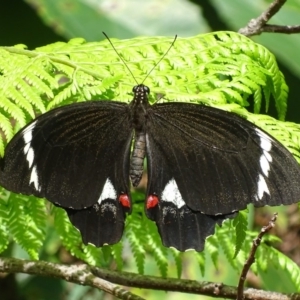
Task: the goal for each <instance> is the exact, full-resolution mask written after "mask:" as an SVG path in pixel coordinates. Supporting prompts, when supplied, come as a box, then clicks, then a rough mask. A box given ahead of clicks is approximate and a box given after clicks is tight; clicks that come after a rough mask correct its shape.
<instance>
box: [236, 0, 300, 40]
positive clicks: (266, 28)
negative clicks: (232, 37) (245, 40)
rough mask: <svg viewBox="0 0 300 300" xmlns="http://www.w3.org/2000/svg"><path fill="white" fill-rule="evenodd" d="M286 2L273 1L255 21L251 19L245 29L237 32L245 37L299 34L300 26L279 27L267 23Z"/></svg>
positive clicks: (282, 0) (281, 0)
mask: <svg viewBox="0 0 300 300" xmlns="http://www.w3.org/2000/svg"><path fill="white" fill-rule="evenodd" d="M286 1H287V0H274V1H273V2H272V3H271V4H270V6H269V7H268V8H267V10H266V11H264V12H263V13H262V14H261V15H260V16H259V17H257V18H256V19H251V20H250V21H249V23H248V24H247V26H246V27H243V28H241V29H240V30H239V31H238V32H239V33H241V34H243V35H245V36H253V35H260V34H261V33H263V32H277V33H287V34H291V33H300V25H294V26H288V25H287V26H281V25H271V24H267V22H268V21H269V20H270V19H271V18H272V17H273V16H274V15H275V14H276V13H277V12H278V11H279V10H280V9H281V7H282V6H283V5H284V4H285V2H286Z"/></svg>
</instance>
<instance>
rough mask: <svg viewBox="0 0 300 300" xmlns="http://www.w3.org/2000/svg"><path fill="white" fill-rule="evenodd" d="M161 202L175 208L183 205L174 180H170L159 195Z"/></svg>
mask: <svg viewBox="0 0 300 300" xmlns="http://www.w3.org/2000/svg"><path fill="white" fill-rule="evenodd" d="M161 200H162V201H167V202H172V203H173V204H174V205H175V206H176V207H177V208H181V207H182V206H184V205H185V202H184V201H183V199H182V196H181V194H180V191H179V189H178V186H177V183H176V181H175V180H174V178H172V179H171V180H170V181H169V182H168V183H167V185H166V186H165V188H164V190H163V192H162V194H161Z"/></svg>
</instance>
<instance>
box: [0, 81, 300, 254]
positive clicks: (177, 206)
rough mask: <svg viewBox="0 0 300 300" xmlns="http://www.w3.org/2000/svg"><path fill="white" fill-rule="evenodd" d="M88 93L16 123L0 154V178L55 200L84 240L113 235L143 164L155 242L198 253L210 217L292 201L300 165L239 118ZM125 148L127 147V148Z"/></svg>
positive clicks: (141, 91) (141, 89) (139, 94)
mask: <svg viewBox="0 0 300 300" xmlns="http://www.w3.org/2000/svg"><path fill="white" fill-rule="evenodd" d="M149 94H150V89H149V88H148V87H147V86H146V85H144V84H137V85H136V86H135V87H134V88H133V95H134V97H133V100H132V101H131V102H130V103H129V104H126V103H123V102H118V101H106V100H101V101H100V100H99V101H88V102H82V103H75V104H70V105H66V106H62V107H59V108H55V109H53V110H51V111H49V112H47V113H45V114H42V115H40V116H39V117H37V118H36V119H35V120H33V121H32V122H31V123H29V124H28V125H27V126H25V127H24V128H22V129H21V130H20V131H19V132H18V133H17V134H16V135H15V136H14V137H13V139H12V140H11V141H10V142H9V143H8V145H7V147H6V149H5V154H4V157H3V158H1V160H0V185H1V186H3V187H4V188H6V189H8V190H10V191H13V192H16V193H22V194H25V195H34V196H36V197H44V198H46V199H47V200H49V201H50V202H52V203H53V204H54V205H56V206H59V207H62V208H63V209H64V210H65V211H66V212H67V214H68V216H69V219H70V221H71V222H72V224H73V225H74V226H75V227H76V228H78V229H79V231H80V233H81V235H82V239H83V242H84V243H92V244H94V245H95V246H97V247H99V246H103V245H105V244H114V243H117V242H118V241H119V240H120V239H121V237H122V234H123V230H124V223H125V218H126V215H127V213H129V214H130V213H131V212H132V199H131V194H130V181H131V183H132V185H133V186H134V187H137V186H138V185H139V183H140V181H141V177H142V174H143V171H144V160H145V158H146V162H147V180H148V183H147V190H146V195H145V214H146V216H147V217H148V218H149V219H151V220H153V221H154V222H155V223H156V225H157V228H158V232H159V234H160V236H161V239H162V243H163V244H164V245H165V246H167V247H174V248H176V249H178V250H180V251H185V250H188V249H195V250H196V251H202V250H203V248H204V244H205V239H206V238H207V237H208V236H209V235H212V234H213V233H214V231H215V226H216V224H218V225H221V224H222V223H223V221H224V220H226V219H230V218H234V217H235V216H236V214H237V212H238V211H240V210H243V209H245V208H246V207H247V205H248V204H249V203H252V204H254V206H256V207H260V206H264V205H272V206H273V205H280V204H285V205H287V204H291V203H294V202H297V201H299V199H300V185H299V182H300V168H299V164H298V163H297V161H296V160H295V158H294V157H293V156H292V155H291V153H290V152H289V151H288V150H287V149H286V148H285V147H284V146H283V145H282V144H281V143H280V142H278V141H277V140H276V139H274V138H273V137H271V136H270V135H269V134H267V133H266V132H265V131H264V130H262V129H260V128H258V127H257V126H255V125H254V124H252V123H250V122H249V121H247V120H246V119H244V118H242V117H240V116H238V115H236V114H234V113H230V112H226V111H223V110H220V109H217V108H213V107H209V106H205V105H200V104H192V103H180V102H169V103H155V104H153V105H151V104H150V103H149V100H148V99H149ZM131 149H132V151H131Z"/></svg>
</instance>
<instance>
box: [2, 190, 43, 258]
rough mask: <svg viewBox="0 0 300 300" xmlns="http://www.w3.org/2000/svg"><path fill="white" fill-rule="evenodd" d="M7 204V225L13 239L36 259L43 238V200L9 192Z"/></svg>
mask: <svg viewBox="0 0 300 300" xmlns="http://www.w3.org/2000/svg"><path fill="white" fill-rule="evenodd" d="M32 202H33V203H32ZM7 204H8V223H7V225H8V228H9V231H10V233H11V234H12V236H13V239H14V240H15V241H16V242H17V243H18V244H20V245H21V246H22V247H23V248H24V249H25V250H26V252H27V253H28V254H29V255H30V257H31V258H32V259H38V253H39V250H40V248H41V247H42V245H43V241H44V239H45V226H46V218H45V204H44V201H43V200H41V199H36V198H34V197H26V196H23V195H16V194H13V193H11V194H10V196H9V199H8V201H7ZM33 206H35V207H34V208H33ZM31 208H33V210H31Z"/></svg>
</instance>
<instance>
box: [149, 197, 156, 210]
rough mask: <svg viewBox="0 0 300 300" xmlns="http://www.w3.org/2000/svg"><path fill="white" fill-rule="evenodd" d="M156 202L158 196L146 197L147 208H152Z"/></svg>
mask: <svg viewBox="0 0 300 300" xmlns="http://www.w3.org/2000/svg"><path fill="white" fill-rule="evenodd" d="M157 204H158V197H157V196H155V195H150V196H149V197H148V198H147V209H149V208H153V207H155V206H156V205H157Z"/></svg>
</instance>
